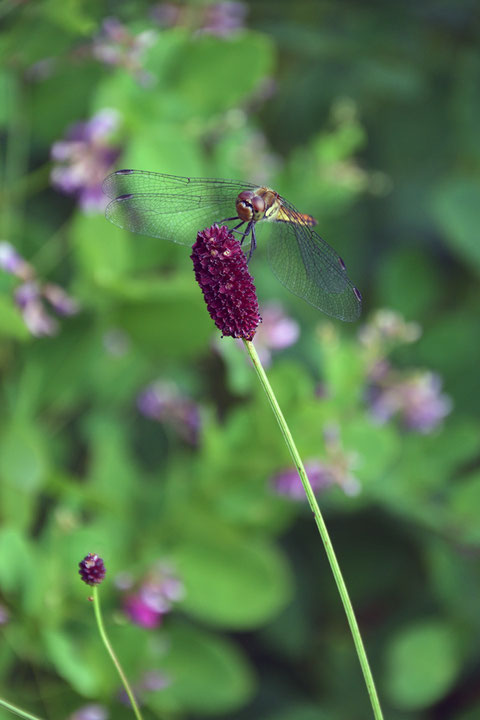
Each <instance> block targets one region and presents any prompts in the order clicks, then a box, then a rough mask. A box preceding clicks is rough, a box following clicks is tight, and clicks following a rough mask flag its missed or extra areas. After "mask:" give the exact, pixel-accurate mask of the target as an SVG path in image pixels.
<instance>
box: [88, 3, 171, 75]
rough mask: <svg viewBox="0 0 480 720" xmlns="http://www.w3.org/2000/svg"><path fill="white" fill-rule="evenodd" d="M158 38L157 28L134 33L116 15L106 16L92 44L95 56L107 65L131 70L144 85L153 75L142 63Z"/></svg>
mask: <svg viewBox="0 0 480 720" xmlns="http://www.w3.org/2000/svg"><path fill="white" fill-rule="evenodd" d="M156 40H157V32H156V31H155V30H144V31H143V32H141V33H139V34H138V35H133V34H132V33H131V32H130V30H129V29H128V28H127V27H126V26H125V25H123V23H121V22H120V20H117V18H114V17H108V18H105V20H104V21H103V23H102V29H101V31H100V33H99V34H98V35H97V37H96V38H94V40H93V44H92V54H93V57H94V58H96V59H97V60H100V62H103V63H105V64H106V65H113V66H116V67H123V68H125V69H126V70H128V71H129V72H131V73H132V74H133V75H135V77H136V78H137V80H138V81H139V82H140V83H141V84H142V85H147V84H150V83H151V81H152V80H153V77H152V76H151V75H150V74H149V73H147V72H146V71H145V70H144V69H143V67H142V65H143V61H144V54H145V52H146V50H148V48H150V47H152V45H154V44H155V42H156Z"/></svg>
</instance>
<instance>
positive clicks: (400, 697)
mask: <svg viewBox="0 0 480 720" xmlns="http://www.w3.org/2000/svg"><path fill="white" fill-rule="evenodd" d="M461 663H462V657H461V653H460V647H459V641H458V634H457V632H456V630H455V629H454V628H453V627H452V626H450V625H448V624H447V623H446V622H443V621H441V620H426V621H424V622H419V623H415V624H414V625H410V626H408V627H406V628H404V629H403V630H402V631H401V632H400V633H398V634H397V635H396V636H395V637H394V638H393V639H392V640H391V641H390V644H389V646H388V648H387V657H386V678H385V687H386V692H387V693H388V695H389V698H390V700H391V702H392V703H393V704H394V705H396V706H398V707H399V708H403V709H404V710H416V709H420V708H426V707H428V706H430V705H432V704H433V703H435V702H437V701H438V700H440V699H441V698H442V697H443V696H444V695H445V694H446V693H447V692H448V691H449V690H450V688H451V687H452V685H453V684H454V682H455V680H456V678H457V676H458V674H459V672H460V669H461Z"/></svg>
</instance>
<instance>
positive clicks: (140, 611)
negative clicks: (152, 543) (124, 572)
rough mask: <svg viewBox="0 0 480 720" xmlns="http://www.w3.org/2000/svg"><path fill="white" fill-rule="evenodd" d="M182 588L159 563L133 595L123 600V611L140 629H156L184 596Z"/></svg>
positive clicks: (179, 582) (176, 579)
mask: <svg viewBox="0 0 480 720" xmlns="http://www.w3.org/2000/svg"><path fill="white" fill-rule="evenodd" d="M184 593H185V591H184V587H183V584H182V582H181V581H180V580H179V578H178V577H177V576H176V575H175V574H174V572H173V571H172V569H171V568H170V567H168V566H166V565H165V564H164V563H159V564H158V565H156V566H155V567H154V568H152V570H151V571H150V572H149V573H148V575H147V576H146V577H145V578H144V579H143V580H142V582H141V584H140V586H139V588H138V590H137V591H136V592H135V593H129V594H128V595H126V597H125V600H124V604H123V607H124V610H125V612H126V614H127V615H128V617H129V618H130V620H131V621H132V622H133V623H135V624H136V625H140V627H144V628H147V629H152V628H156V627H158V626H159V625H160V624H161V622H162V619H163V616H164V615H166V614H167V613H168V612H170V610H171V608H172V604H173V603H175V602H178V601H179V600H181V599H182V598H183V596H184Z"/></svg>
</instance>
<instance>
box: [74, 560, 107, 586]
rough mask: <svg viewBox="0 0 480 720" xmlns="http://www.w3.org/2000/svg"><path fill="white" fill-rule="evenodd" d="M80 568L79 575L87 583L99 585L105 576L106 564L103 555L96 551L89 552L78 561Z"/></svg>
mask: <svg viewBox="0 0 480 720" xmlns="http://www.w3.org/2000/svg"><path fill="white" fill-rule="evenodd" d="M78 566H79V568H80V570H79V571H78V572H79V575H80V576H81V578H82V580H83V582H84V583H87V585H99V584H100V583H101V582H102V580H103V578H104V577H105V573H106V570H105V565H104V564H103V560H102V558H101V557H98V555H96V554H94V553H88V555H86V556H85V557H84V558H83V560H82V561H81V562H79V563H78Z"/></svg>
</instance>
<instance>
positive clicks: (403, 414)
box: [367, 366, 452, 434]
mask: <svg viewBox="0 0 480 720" xmlns="http://www.w3.org/2000/svg"><path fill="white" fill-rule="evenodd" d="M441 389H442V381H441V379H440V377H439V376H438V375H436V374H435V373H432V372H428V371H423V372H421V371H418V372H415V373H410V374H407V375H401V374H400V373H398V372H395V371H393V370H389V369H388V366H387V368H386V369H385V368H384V371H383V373H382V374H380V375H379V374H377V377H376V378H375V381H374V382H373V383H372V384H371V385H370V387H369V389H368V393H367V397H368V402H369V406H370V411H371V413H372V415H373V417H374V419H375V420H376V421H377V422H379V423H385V422H387V420H389V419H390V418H392V417H394V416H396V417H398V419H399V421H400V423H401V424H402V425H403V426H404V427H405V428H407V429H409V430H413V431H416V432H419V433H424V434H428V433H430V432H432V431H433V430H434V429H435V428H436V427H437V426H438V425H439V424H440V422H441V421H442V420H443V419H444V418H445V417H446V416H447V415H448V414H449V412H450V411H451V409H452V401H451V399H450V398H449V397H448V396H447V395H443V394H442V392H441Z"/></svg>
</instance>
